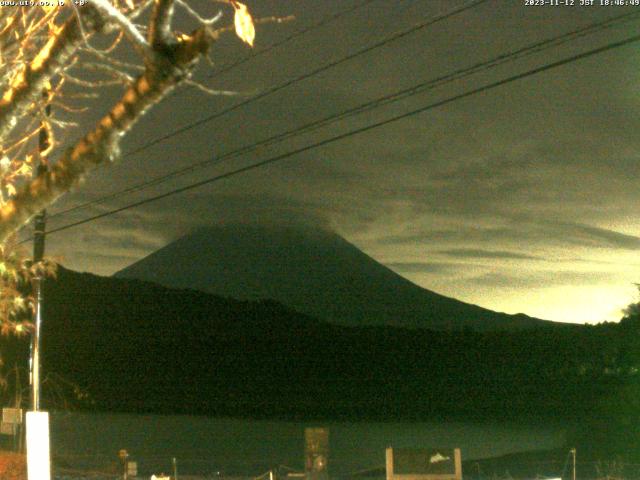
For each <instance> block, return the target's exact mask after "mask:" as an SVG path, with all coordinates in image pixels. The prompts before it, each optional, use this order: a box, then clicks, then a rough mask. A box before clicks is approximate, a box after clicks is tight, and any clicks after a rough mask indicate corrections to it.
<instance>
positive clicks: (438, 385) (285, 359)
mask: <svg viewBox="0 0 640 480" xmlns="http://www.w3.org/2000/svg"><path fill="white" fill-rule="evenodd" d="M45 294H46V304H45V305H46V306H45V310H44V313H45V321H44V326H43V351H44V353H43V355H44V357H43V361H44V369H45V372H48V373H55V374H56V375H59V376H60V377H61V378H64V379H66V380H69V381H71V382H73V383H75V384H78V385H79V386H81V387H82V389H83V390H84V391H86V392H88V393H89V398H90V401H86V400H83V401H78V402H76V406H77V407H78V408H86V409H96V410H108V411H129V412H155V413H189V414H206V415H225V416H227V415H231V416H243V417H273V418H276V417H278V418H316V419H318V418H325V419H336V420H337V419H379V420H413V419H425V420H429V419H434V418H443V417H447V418H449V417H455V418H464V419H514V420H518V419H528V420H530V419H545V418H549V419H550V418H553V419H555V420H562V421H567V422H569V423H571V424H572V425H575V426H577V427H578V430H576V434H575V435H577V436H578V437H579V436H580V435H581V433H580V428H583V427H584V428H587V425H589V426H590V427H589V428H590V431H589V436H590V438H596V437H597V432H598V431H594V430H593V429H592V428H591V426H593V425H595V426H596V427H597V424H598V423H603V424H605V425H606V426H607V428H609V429H610V428H612V426H614V425H615V428H617V429H619V430H618V431H619V432H620V431H623V429H625V428H627V427H629V428H631V427H633V428H635V425H637V424H638V422H637V420H638V419H639V417H640V416H639V415H638V412H639V411H640V395H639V393H640V382H639V378H640V335H639V333H640V322H639V321H638V319H637V318H629V319H627V320H625V321H623V322H621V323H619V324H602V325H598V326H567V325H560V326H557V327H554V328H548V327H544V328H538V329H532V330H529V331H522V330H518V331H512V332H508V331H501V332H494V333H492V332H474V331H471V330H469V329H466V330H463V331H455V332H453V331H449V332H443V331H437V332H436V331H431V330H415V329H414V330H411V329H402V328H391V327H363V328H355V327H344V326H337V325H332V324H329V323H326V322H322V321H318V320H315V319H313V318H310V317H308V316H305V315H302V314H298V313H296V312H295V311H292V310H290V309H288V308H286V307H283V306H282V305H280V304H278V303H276V302H272V301H260V302H250V301H237V300H233V299H227V298H222V297H218V296H214V295H209V294H203V293H200V292H196V291H190V290H173V289H167V288H164V287H161V286H158V285H154V284H151V283H146V282H141V281H135V280H122V279H112V278H103V277H98V276H95V275H90V274H78V273H75V272H71V271H67V270H65V269H62V268H61V269H60V271H59V276H58V280H56V281H48V282H47V288H46V292H45ZM6 341H7V340H6V339H5V340H3V342H6ZM4 351H5V353H8V354H9V355H11V354H12V352H11V351H10V350H7V349H6V348H5V350H4ZM13 353H15V352H13ZM20 354H21V355H24V351H23V352H22V353H20ZM23 358H26V357H23ZM7 360H9V358H7ZM52 407H53V408H55V405H53V406H52ZM596 427H594V428H596ZM605 430H606V429H605ZM576 438H577V437H576ZM609 443H611V442H609ZM612 448H614V447H613V446H612Z"/></svg>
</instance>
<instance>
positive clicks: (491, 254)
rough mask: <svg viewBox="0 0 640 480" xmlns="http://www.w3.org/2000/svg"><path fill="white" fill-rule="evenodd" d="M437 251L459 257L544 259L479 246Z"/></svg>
mask: <svg viewBox="0 0 640 480" xmlns="http://www.w3.org/2000/svg"><path fill="white" fill-rule="evenodd" d="M437 253H441V254H444V255H448V256H451V257H458V258H491V259H500V258H503V259H514V260H544V258H542V257H537V256H534V255H527V254H524V253H517V252H509V251H504V250H482V249H479V248H454V249H451V250H439V251H438V252H437Z"/></svg>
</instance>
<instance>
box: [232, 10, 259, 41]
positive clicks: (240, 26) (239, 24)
mask: <svg viewBox="0 0 640 480" xmlns="http://www.w3.org/2000/svg"><path fill="white" fill-rule="evenodd" d="M231 5H233V8H234V9H235V11H236V13H235V16H234V18H233V22H234V24H235V27H236V35H238V37H240V40H242V41H243V42H245V43H248V44H249V45H251V46H252V47H253V39H254V38H256V29H255V27H254V26H253V18H251V14H250V13H249V10H248V9H247V6H246V5H244V4H243V3H240V2H236V1H235V0H232V1H231Z"/></svg>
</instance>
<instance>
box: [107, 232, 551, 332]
mask: <svg viewBox="0 0 640 480" xmlns="http://www.w3.org/2000/svg"><path fill="white" fill-rule="evenodd" d="M115 276H116V277H120V278H137V279H141V280H148V281H152V282H156V283H159V284H162V285H165V286H168V287H173V288H191V289H196V290H201V291H204V292H208V293H214V294H218V295H223V296H227V297H233V298H237V299H241V300H255V299H264V298H271V299H275V300H277V301H279V302H281V303H283V304H284V305H287V306H289V307H291V308H294V309H296V310H298V311H300V312H302V313H305V314H308V315H312V316H314V317H316V318H320V319H323V320H327V321H330V322H334V323H339V324H343V325H353V326H363V325H392V326H401V327H411V328H433V329H461V328H465V327H471V328H474V329H477V330H487V329H502V328H509V329H511V328H527V327H533V326H536V325H543V324H547V323H550V322H545V321H542V320H537V319H533V318H530V317H527V316H525V315H517V316H515V315H507V314H502V313H496V312H492V311H490V310H486V309H483V308H481V307H478V306H475V305H470V304H467V303H463V302H460V301H457V300H454V299H452V298H448V297H445V296H442V295H439V294H437V293H435V292H432V291H430V290H427V289H424V288H422V287H419V286H417V285H415V284H413V283H411V282H410V281H408V280H406V279H405V278H403V277H401V276H400V275H398V274H396V273H395V272H393V271H392V270H390V269H389V268H387V267H385V266H384V265H382V264H380V263H378V262H377V261H375V260H374V259H373V258H371V257H369V256H368V255H366V254H365V253H364V252H362V251H360V250H359V249H358V248H357V247H355V246H354V245H352V244H351V243H349V242H348V241H347V240H345V239H344V238H342V237H341V236H339V235H337V234H336V233H334V232H331V231H329V230H327V229H324V228H313V227H309V226H291V225H289V226H285V225H257V224H242V223H241V224H229V225H220V226H211V227H205V228H200V229H198V230H196V231H194V232H193V233H191V234H189V235H186V236H184V237H182V238H180V239H178V240H176V241H174V242H172V243H170V244H169V245H167V246H165V247H163V248H161V249H160V250H158V251H156V252H154V253H152V254H151V255H149V256H147V257H145V258H143V259H142V260H140V261H138V262H136V263H134V264H133V265H130V266H129V267H127V268H125V269H123V270H121V271H119V272H117V273H116V274H115Z"/></svg>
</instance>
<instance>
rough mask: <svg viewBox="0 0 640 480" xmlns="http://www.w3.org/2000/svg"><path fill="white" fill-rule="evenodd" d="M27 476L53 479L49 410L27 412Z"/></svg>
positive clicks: (35, 478) (46, 479) (30, 478)
mask: <svg viewBox="0 0 640 480" xmlns="http://www.w3.org/2000/svg"><path fill="white" fill-rule="evenodd" d="M27 478H28V479H29V480H51V459H50V456H49V413H48V412H27Z"/></svg>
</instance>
